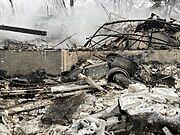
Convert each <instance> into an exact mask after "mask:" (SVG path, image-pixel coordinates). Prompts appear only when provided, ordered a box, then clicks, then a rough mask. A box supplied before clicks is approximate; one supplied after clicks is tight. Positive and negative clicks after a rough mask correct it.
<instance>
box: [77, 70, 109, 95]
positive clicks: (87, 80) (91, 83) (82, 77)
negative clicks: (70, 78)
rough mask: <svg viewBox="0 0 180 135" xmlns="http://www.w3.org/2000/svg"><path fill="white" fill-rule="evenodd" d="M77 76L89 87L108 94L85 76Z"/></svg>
mask: <svg viewBox="0 0 180 135" xmlns="http://www.w3.org/2000/svg"><path fill="white" fill-rule="evenodd" d="M78 76H79V78H80V79H83V80H85V81H86V82H87V83H88V84H89V85H90V86H91V87H93V88H96V89H98V90H99V91H101V92H105V93H107V92H108V91H107V90H105V89H104V88H103V87H101V86H100V85H98V84H97V83H96V82H94V81H93V80H92V79H91V78H90V77H87V76H85V75H83V74H82V73H80V74H79V75H78Z"/></svg>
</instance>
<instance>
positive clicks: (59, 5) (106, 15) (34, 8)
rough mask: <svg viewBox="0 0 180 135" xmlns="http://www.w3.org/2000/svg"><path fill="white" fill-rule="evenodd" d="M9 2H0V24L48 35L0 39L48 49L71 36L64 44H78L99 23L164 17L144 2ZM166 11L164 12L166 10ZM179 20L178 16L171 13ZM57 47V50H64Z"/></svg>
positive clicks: (161, 11) (1, 35)
mask: <svg viewBox="0 0 180 135" xmlns="http://www.w3.org/2000/svg"><path fill="white" fill-rule="evenodd" d="M12 2H13V6H14V11H13V9H12V7H11V6H12V5H11V3H10V2H9V0H1V1H0V24H5V25H11V26H18V27H25V28H34V29H40V30H47V31H48V36H47V37H41V36H34V35H26V34H21V33H13V32H6V31H0V39H1V40H4V39H13V40H20V41H23V40H28V41H33V40H37V39H40V40H41V39H43V41H46V43H47V44H48V45H49V46H51V45H54V44H58V43H59V42H61V41H62V40H63V39H65V38H66V37H68V36H70V35H73V34H74V33H77V34H76V35H74V36H73V37H72V38H71V40H69V41H68V42H67V43H68V44H77V45H82V44H83V43H84V42H85V40H86V38H87V37H89V36H90V35H92V34H93V32H94V31H95V30H96V29H97V28H98V27H99V26H100V25H102V24H103V23H105V22H107V21H113V20H119V19H135V18H141V19H143V18H147V17H148V16H149V15H150V14H151V12H155V13H158V14H159V15H160V16H162V17H165V18H168V17H169V16H167V15H165V14H164V12H165V9H162V8H156V9H153V8H152V7H153V4H152V3H151V2H149V1H147V0H76V1H75V3H74V6H73V7H70V4H69V0H64V3H63V1H62V0H12ZM166 10H168V9H167V8H166ZM171 15H173V17H176V19H177V18H179V16H178V14H177V15H176V14H175V13H171ZM65 46H66V45H61V46H60V47H65Z"/></svg>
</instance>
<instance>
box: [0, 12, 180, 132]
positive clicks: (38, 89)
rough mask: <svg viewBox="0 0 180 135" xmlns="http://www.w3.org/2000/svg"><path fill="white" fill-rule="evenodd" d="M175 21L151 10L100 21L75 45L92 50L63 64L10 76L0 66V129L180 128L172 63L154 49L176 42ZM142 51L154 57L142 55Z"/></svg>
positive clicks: (175, 63)
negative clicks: (53, 70) (142, 15)
mask: <svg viewBox="0 0 180 135" xmlns="http://www.w3.org/2000/svg"><path fill="white" fill-rule="evenodd" d="M154 18H157V19H154ZM137 22H140V23H137ZM122 23H127V24H126V25H123V26H122V27H121V28H119V27H120V26H121V24H122ZM179 27H180V26H179V24H175V23H173V22H168V21H167V20H164V19H161V18H160V17H159V16H157V15H155V14H152V15H151V17H150V18H148V19H147V20H122V21H116V22H111V23H105V24H104V25H103V26H101V27H100V28H99V29H98V30H97V31H96V32H95V34H94V35H93V36H92V37H90V38H89V39H88V41H87V43H86V44H85V45H84V46H83V47H81V48H79V50H81V51H83V50H86V51H87V50H89V51H94V53H92V54H91V55H90V56H89V57H84V58H83V57H79V58H77V59H78V60H77V62H76V63H73V64H74V65H72V67H71V68H69V70H66V71H64V72H61V73H59V74H56V75H53V74H48V73H46V71H45V70H44V69H39V70H37V71H34V72H32V73H31V74H29V75H26V76H14V77H9V76H7V75H6V72H5V71H3V70H1V73H0V74H1V76H0V77H1V80H0V83H1V95H0V97H1V99H0V102H1V104H0V107H1V112H2V114H1V117H2V121H1V122H0V127H1V128H0V132H3V133H5V134H37V135H40V134H55V135H56V134H62V135H86V134H89V135H93V134H97V135H116V134H137V135H152V134H167V135H171V134H180V128H179V127H180V108H179V104H180V91H179V90H180V79H179V71H180V69H179V62H178V61H173V62H172V61H171V62H162V61H160V60H159V61H158V60H157V59H156V57H157V56H156V55H155V51H156V52H158V51H162V50H165V51H169V49H170V51H173V50H174V49H176V50H178V49H179V45H180V44H179V40H178V38H177V35H178V32H179V31H180V29H179ZM76 49H78V48H76ZM70 51H73V50H70ZM75 51H77V50H75ZM133 51H135V52H133ZM137 51H140V52H137ZM147 52H148V55H155V56H154V59H151V60H149V59H148V60H149V61H148V60H147V59H146V60H145V58H146V57H148V56H147ZM76 53H78V51H77V52H76ZM144 57H145V58H144ZM67 61H68V59H67V60H66V61H65V62H67ZM65 64H67V63H65Z"/></svg>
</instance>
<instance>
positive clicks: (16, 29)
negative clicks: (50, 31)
mask: <svg viewBox="0 0 180 135" xmlns="http://www.w3.org/2000/svg"><path fill="white" fill-rule="evenodd" d="M0 30H5V31H12V32H20V33H26V34H33V35H40V36H46V35H47V31H41V30H34V29H27V28H20V27H12V26H6V25H0Z"/></svg>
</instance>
